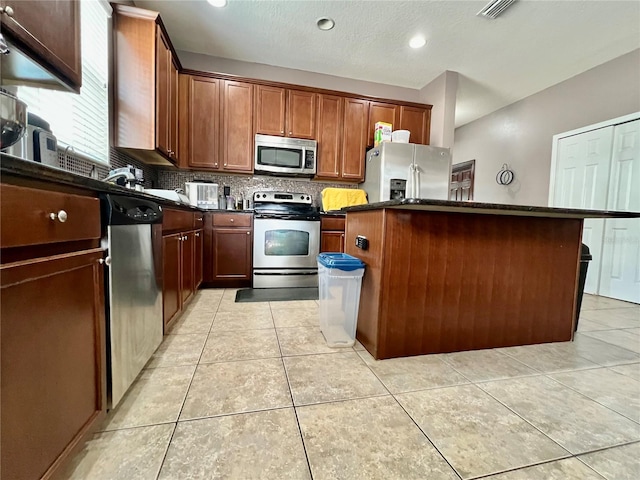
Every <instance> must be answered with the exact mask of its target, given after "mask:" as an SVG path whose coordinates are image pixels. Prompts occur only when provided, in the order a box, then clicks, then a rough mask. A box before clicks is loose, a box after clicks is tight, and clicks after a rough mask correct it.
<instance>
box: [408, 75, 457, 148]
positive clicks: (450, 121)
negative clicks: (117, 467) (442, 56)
mask: <svg viewBox="0 0 640 480" xmlns="http://www.w3.org/2000/svg"><path fill="white" fill-rule="evenodd" d="M457 92H458V73H457V72H451V71H449V70H447V71H445V72H444V73H443V74H442V75H440V76H439V77H437V78H436V79H435V80H433V81H432V82H430V83H428V84H427V85H425V86H424V87H423V88H422V89H421V90H420V93H419V97H418V98H419V102H420V103H427V104H429V105H433V108H432V109H431V141H430V142H429V143H430V144H431V145H433V146H434V147H446V148H451V147H453V140H454V131H455V113H456V96H457Z"/></svg>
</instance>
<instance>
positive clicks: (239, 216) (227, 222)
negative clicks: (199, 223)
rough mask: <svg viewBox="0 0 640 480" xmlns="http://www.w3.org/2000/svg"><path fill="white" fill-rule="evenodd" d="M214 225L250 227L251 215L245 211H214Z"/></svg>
mask: <svg viewBox="0 0 640 480" xmlns="http://www.w3.org/2000/svg"><path fill="white" fill-rule="evenodd" d="M213 226H214V227H250V226H251V215H247V214H244V213H214V214H213Z"/></svg>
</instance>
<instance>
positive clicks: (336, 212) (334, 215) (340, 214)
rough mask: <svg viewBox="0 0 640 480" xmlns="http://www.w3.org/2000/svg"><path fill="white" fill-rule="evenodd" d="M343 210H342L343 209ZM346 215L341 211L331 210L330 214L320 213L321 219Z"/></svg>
mask: <svg viewBox="0 0 640 480" xmlns="http://www.w3.org/2000/svg"><path fill="white" fill-rule="evenodd" d="M343 210H344V209H343ZM346 214H347V213H346V212H343V211H341V210H333V211H331V212H320V215H321V216H323V217H344V216H345V215H346Z"/></svg>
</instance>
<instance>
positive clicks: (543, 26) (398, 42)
mask: <svg viewBox="0 0 640 480" xmlns="http://www.w3.org/2000/svg"><path fill="white" fill-rule="evenodd" d="M487 2H488V0H486V1H485V0H481V1H458V0H448V1H433V0H419V1H389V0H386V1H358V0H352V1H332V0H321V1H318V0H315V1H303V0H286V1H282V0H279V1H278V0H273V1H272V0H261V1H255V0H229V4H228V5H227V6H226V7H225V8H222V9H217V8H213V7H211V6H210V5H209V4H208V3H206V1H204V0H200V1H178V0H136V1H135V4H136V5H137V6H139V7H142V8H148V9H152V10H156V11H159V12H160V13H161V15H162V18H163V20H164V23H165V25H166V27H167V30H168V31H169V35H170V37H171V40H172V41H173V43H174V46H175V47H176V49H178V50H185V51H191V52H197V53H204V54H208V55H213V56H216V57H223V58H231V59H235V60H242V61H246V62H255V63H263V64H267V65H274V66H278V67H287V68H294V69H299V70H306V71H310V72H318V73H324V74H330V75H337V76H340V77H347V78H352V79H358V80H366V81H371V82H377V83H383V84H389V85H395V86H401V87H408V88H413V89H421V88H422V87H424V86H425V85H426V84H428V83H429V82H431V81H432V80H433V79H435V78H436V77H437V76H439V75H440V74H442V73H443V72H444V71H445V70H452V71H456V72H459V73H460V82H459V88H458V99H457V103H456V125H457V126H460V125H463V124H465V123H468V122H470V121H472V120H475V119H477V118H479V117H481V116H483V115H486V114H488V113H491V112H493V111H495V110H497V109H499V108H501V107H503V106H505V105H508V104H510V103H512V102H514V101H517V100H520V99H522V98H524V97H526V96H529V95H531V94H533V93H536V92H538V91H540V90H543V89H545V88H547V87H549V86H551V85H554V84H556V83H558V82H561V81H563V80H566V79H567V78H570V77H572V76H574V75H577V74H579V73H581V72H584V71H585V70H588V69H589V68H592V67H595V66H596V65H600V64H602V63H604V62H606V61H608V60H611V59H613V58H616V57H618V56H620V55H623V54H625V53H627V52H629V51H631V50H634V49H636V48H639V47H640V1H637V0H631V1H610V0H599V1H598V0H579V1H567V0H562V1H541V0H532V1H527V0H520V1H518V2H516V3H515V4H514V5H513V6H512V7H511V8H509V9H508V10H507V11H506V12H505V13H504V14H503V15H502V16H500V17H499V18H498V19H496V20H487V19H485V18H481V17H477V16H476V13H477V12H478V11H479V10H480V9H481V8H482V7H483V6H484V5H485V4H486V3H487ZM321 16H329V17H332V18H334V19H335V21H336V26H335V28H334V29H333V30H331V31H328V32H323V31H320V30H318V29H317V28H316V26H315V22H316V19H317V18H319V17H321ZM415 33H422V34H423V35H424V36H425V37H426V38H427V40H428V43H427V46H426V47H424V48H422V49H419V50H413V49H411V48H409V47H408V42H409V39H410V38H411V37H412V36H413V35H414V34H415Z"/></svg>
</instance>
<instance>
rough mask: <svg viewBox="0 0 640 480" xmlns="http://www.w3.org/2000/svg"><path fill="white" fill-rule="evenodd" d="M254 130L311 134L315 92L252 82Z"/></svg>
mask: <svg viewBox="0 0 640 480" xmlns="http://www.w3.org/2000/svg"><path fill="white" fill-rule="evenodd" d="M255 115H256V133H260V134H263V135H276V136H280V137H282V136H286V137H294V138H308V139H312V140H313V139H314V138H315V121H316V94H315V93H313V92H305V91H301V90H291V89H285V88H280V87H272V86H267V85H256V105H255Z"/></svg>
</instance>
